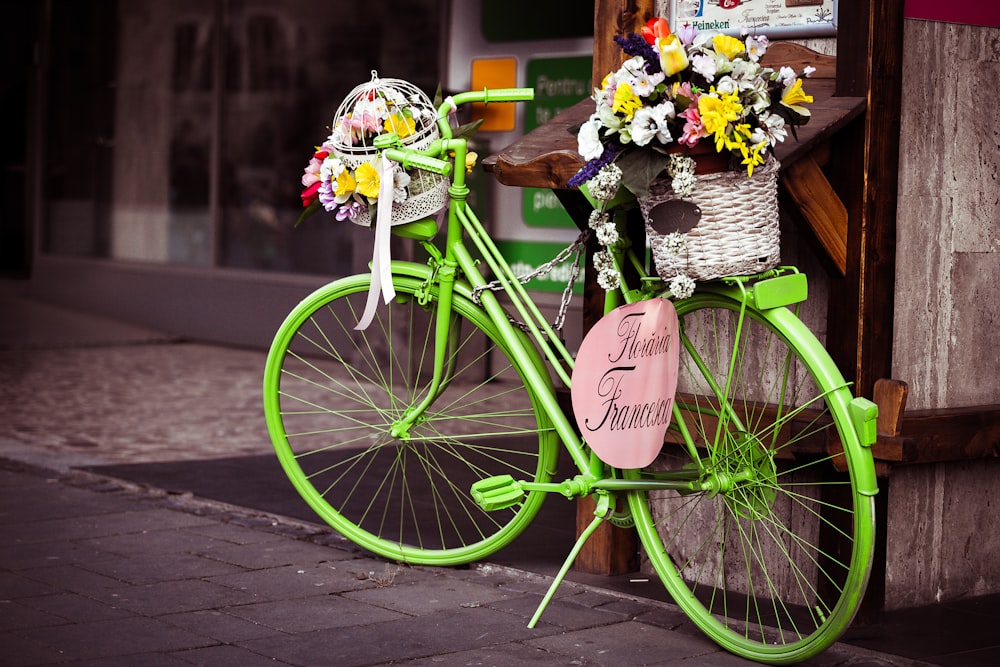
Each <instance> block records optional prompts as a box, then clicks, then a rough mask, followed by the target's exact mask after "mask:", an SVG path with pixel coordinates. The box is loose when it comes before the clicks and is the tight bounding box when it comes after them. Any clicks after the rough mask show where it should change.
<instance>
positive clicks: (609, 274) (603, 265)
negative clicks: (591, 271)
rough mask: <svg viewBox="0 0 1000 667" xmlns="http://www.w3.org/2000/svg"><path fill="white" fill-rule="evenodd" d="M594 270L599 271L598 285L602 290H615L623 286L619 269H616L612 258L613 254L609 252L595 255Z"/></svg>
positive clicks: (605, 251) (604, 251)
mask: <svg viewBox="0 0 1000 667" xmlns="http://www.w3.org/2000/svg"><path fill="white" fill-rule="evenodd" d="M594 268H595V269H597V284H598V285H600V286H601V289H603V290H605V291H607V290H613V289H617V288H618V286H619V285H621V276H620V275H619V273H618V269H616V268H615V261H614V259H613V258H612V257H611V253H610V252H608V251H607V250H601V251H600V252H595V253H594Z"/></svg>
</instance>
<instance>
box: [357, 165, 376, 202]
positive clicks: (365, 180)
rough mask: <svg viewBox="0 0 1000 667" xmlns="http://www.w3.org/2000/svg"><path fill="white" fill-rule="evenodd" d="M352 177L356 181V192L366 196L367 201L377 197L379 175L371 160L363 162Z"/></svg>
mask: <svg viewBox="0 0 1000 667" xmlns="http://www.w3.org/2000/svg"><path fill="white" fill-rule="evenodd" d="M354 177H355V178H356V179H357V181H358V193H359V194H362V195H364V196H365V197H368V200H369V201H375V200H377V199H378V188H379V176H378V170H377V169H375V165H373V164H372V163H371V162H365V163H364V164H362V165H361V166H360V167H358V170H357V171H356V172H354Z"/></svg>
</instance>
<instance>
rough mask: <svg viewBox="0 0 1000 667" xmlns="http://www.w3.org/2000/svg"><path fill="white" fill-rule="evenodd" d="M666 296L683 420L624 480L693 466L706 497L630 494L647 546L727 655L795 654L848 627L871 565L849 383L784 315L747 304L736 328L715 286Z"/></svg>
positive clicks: (868, 512) (862, 458)
mask: <svg viewBox="0 0 1000 667" xmlns="http://www.w3.org/2000/svg"><path fill="white" fill-rule="evenodd" d="M676 305H677V311H678V316H679V319H680V325H681V359H680V371H679V381H678V395H677V399H676V404H677V406H678V408H679V412H680V421H681V422H682V423H681V424H679V425H678V424H675V425H674V426H672V428H671V431H670V432H669V433H668V436H667V439H668V444H667V445H665V447H664V450H663V453H662V454H661V456H660V458H659V459H658V460H657V462H656V463H654V464H653V466H652V467H651V469H650V470H646V471H627V472H626V474H627V475H628V476H630V477H633V478H637V477H643V476H647V477H655V475H656V472H657V471H663V470H673V471H676V470H679V469H686V470H698V471H699V475H700V479H701V480H702V482H704V483H705V487H706V490H705V491H704V492H698V493H687V494H679V493H676V492H651V493H648V494H646V493H638V492H635V493H631V494H630V496H629V501H630V506H631V508H632V511H633V514H634V516H635V521H636V527H637V529H638V531H639V534H640V537H641V539H642V541H643V544H644V545H645V547H646V555H647V557H648V559H649V563H650V565H651V566H652V567H653V569H655V571H656V572H657V573H658V574H659V576H660V578H661V579H662V580H663V583H664V584H665V586H666V587H667V589H668V590H669V591H670V593H671V595H672V596H673V598H674V600H675V601H676V602H677V604H678V605H679V606H681V607H682V608H683V609H684V611H685V612H686V613H687V614H688V616H689V617H690V618H691V619H692V621H693V622H694V623H696V624H697V625H698V626H699V627H700V628H701V629H702V630H703V631H704V632H705V633H706V634H708V635H709V636H710V637H711V638H712V639H714V640H715V641H716V642H718V643H719V644H720V645H721V646H723V647H724V648H726V649H727V650H729V651H731V652H733V653H736V654H738V655H741V656H744V657H747V658H750V659H753V660H757V661H760V662H768V663H773V664H786V663H791V662H797V661H800V660H804V659H806V658H808V657H810V656H813V655H816V654H817V653H819V652H821V651H822V650H823V649H825V648H826V647H828V646H829V645H830V644H832V643H833V642H835V641H836V639H837V638H838V637H839V636H840V634H841V633H842V632H843V631H844V629H846V628H847V626H848V625H849V624H850V622H851V620H852V619H853V617H854V615H855V613H856V611H857V609H858V606H859V604H860V601H861V597H862V595H863V593H864V589H865V586H866V585H867V581H868V573H869V570H870V568H871V558H872V550H873V539H874V520H873V499H872V497H871V493H873V491H874V489H873V488H872V489H869V488H867V487H868V486H872V485H873V484H872V482H871V480H873V479H874V473H873V469H872V466H873V464H872V460H871V454H870V452H869V451H868V450H867V449H865V448H863V447H862V446H861V445H860V444H859V441H858V438H857V437H856V435H855V433H854V431H853V430H852V426H851V423H850V415H849V407H848V405H849V402H850V400H851V396H850V392H849V391H848V390H847V389H846V387H845V384H844V381H843V379H842V377H841V376H840V373H839V372H838V371H837V370H836V368H835V366H834V365H833V362H832V361H831V360H830V359H829V356H828V355H827V354H826V352H825V350H823V348H822V347H821V346H820V345H819V343H818V342H817V341H816V340H815V338H814V337H813V336H812V334H811V333H810V332H809V331H808V330H807V329H806V328H805V326H804V325H803V324H802V323H801V322H800V321H799V320H798V319H797V318H796V317H795V316H794V315H793V314H792V313H791V312H790V311H788V310H787V309H785V308H780V309H777V310H774V311H765V312H758V311H754V310H750V309H748V310H747V312H746V316H745V317H744V318H742V327H740V321H741V318H740V304H739V303H738V302H736V301H734V300H732V299H730V298H727V297H725V296H723V295H718V294H711V293H699V294H696V295H695V296H694V297H692V298H691V299H688V300H685V301H680V302H678V303H677V304H676ZM676 414H677V413H676V412H675V416H676ZM679 426H680V427H686V429H687V430H688V431H689V432H690V435H691V437H692V438H693V440H694V442H695V445H696V449H697V452H698V457H697V460H694V461H693V460H692V456H691V455H690V454H689V453H688V450H687V448H685V447H683V446H681V445H680V444H679V443H682V442H683V440H682V438H681V436H680V431H679ZM670 440H673V441H674V443H677V444H671V443H670V442H669V441H670ZM837 443H841V444H842V446H843V454H839V452H840V451H841V450H840V449H839V448H838V447H837Z"/></svg>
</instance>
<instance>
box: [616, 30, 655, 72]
mask: <svg viewBox="0 0 1000 667" xmlns="http://www.w3.org/2000/svg"><path fill="white" fill-rule="evenodd" d="M615 42H617V43H618V46H620V47H622V51H624V52H625V53H626V54H627V55H630V56H640V57H642V59H643V60H645V61H646V71H647V72H649V73H650V74H656V73H657V72H659V71H661V70H660V54H658V53H657V52H656V49H654V48H653V47H652V45H650V44H648V43H646V40H645V39H643V37H642V35H639V34H636V33H634V32H630V33H629V34H628V35H627V36H626V37H619V36H618V35H615Z"/></svg>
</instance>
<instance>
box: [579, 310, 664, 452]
mask: <svg viewBox="0 0 1000 667" xmlns="http://www.w3.org/2000/svg"><path fill="white" fill-rule="evenodd" d="M678 351H679V347H678V335H677V311H676V310H674V304H673V303H671V302H670V301H669V300H667V299H650V300H648V301H639V302H636V303H631V304H628V305H626V306H621V307H620V308H616V309H615V310H613V311H611V312H610V313H608V314H607V315H605V316H604V317H603V318H601V320H600V321H599V322H598V323H597V324H596V325H595V326H594V328H593V329H591V330H590V332H589V333H588V334H587V336H586V337H585V338H584V339H583V343H582V344H581V345H580V351H579V352H578V353H577V356H576V363H575V365H574V367H573V377H572V382H573V384H572V387H571V396H572V400H573V412H574V413H575V415H576V421H577V424H578V425H579V427H580V430H581V432H582V433H583V438H584V440H586V441H587V444H588V445H590V448H591V449H593V450H594V452H595V453H596V454H597V456H598V457H599V458H600V459H601V460H602V461H604V462H605V463H607V464H609V465H612V466H614V467H616V468H642V467H645V466H647V465H649V464H650V463H652V462H653V460H654V459H655V458H656V455H657V454H659V452H660V448H661V447H662V446H663V436H664V434H666V432H667V427H668V426H669V425H670V418H671V413H672V411H673V407H674V394H675V393H676V391H677V360H678Z"/></svg>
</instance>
